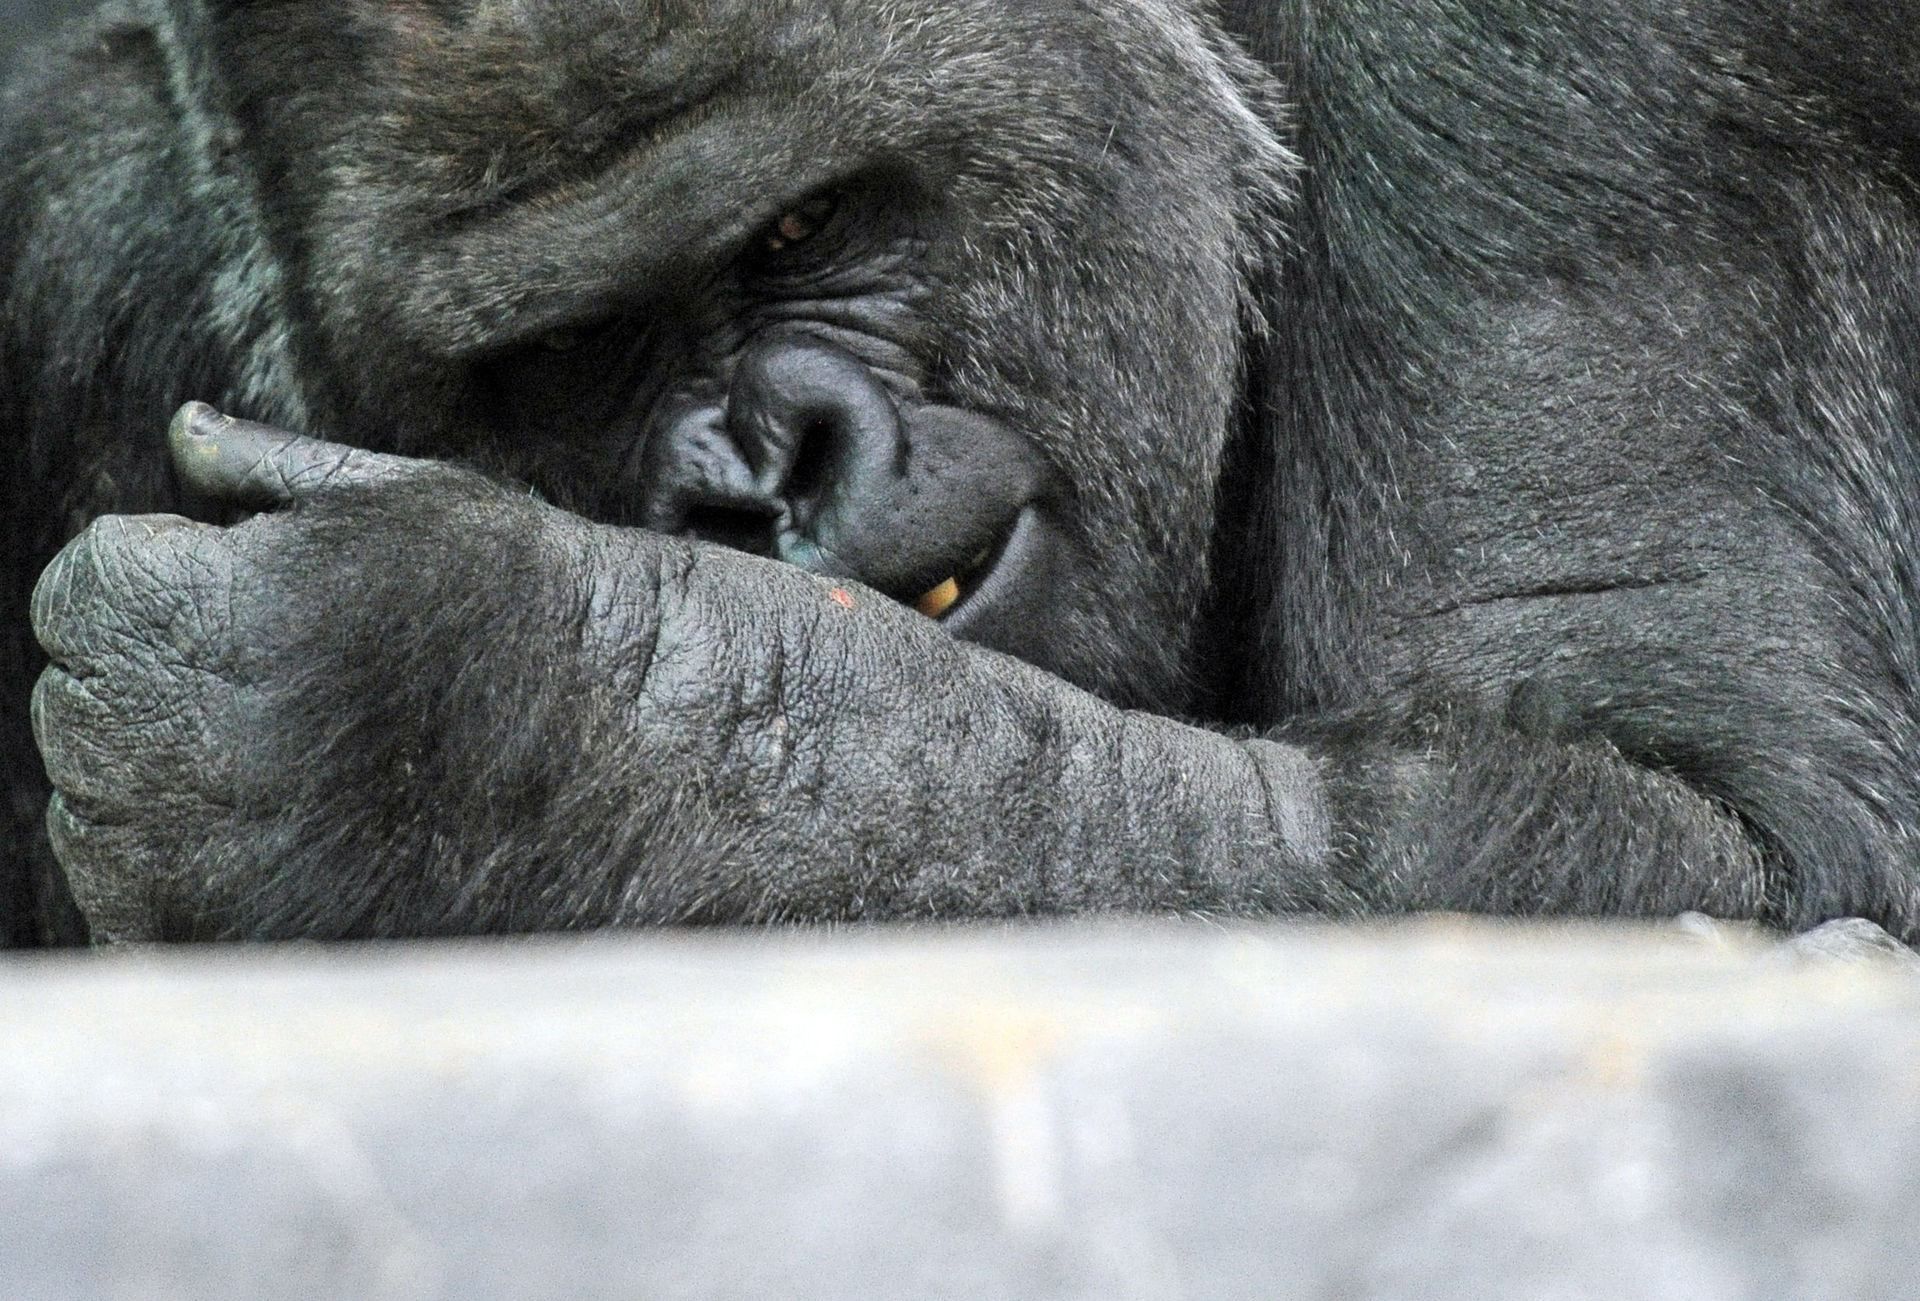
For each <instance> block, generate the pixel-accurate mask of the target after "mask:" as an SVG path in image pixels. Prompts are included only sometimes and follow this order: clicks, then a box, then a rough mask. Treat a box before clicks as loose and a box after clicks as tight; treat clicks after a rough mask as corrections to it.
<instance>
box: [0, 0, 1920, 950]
mask: <svg viewBox="0 0 1920 1301" xmlns="http://www.w3.org/2000/svg"><path fill="white" fill-rule="evenodd" d="M1901 18H1902V15H1900V14H1898V13H1897V12H1893V11H1889V12H1887V13H1884V14H1883V13H1882V12H1880V11H1878V10H1872V9H1869V8H1867V7H1860V6H1842V5H1833V6H1822V5H1819V4H1811V5H1808V4H1786V3H1782V4H1760V5H1752V4H1740V5H1736V4H1733V3H1731V0H1725V2H1723V0H1684V2H1683V3H1679V4H1676V5H1673V6H1667V7H1662V8H1659V9H1658V10H1657V11H1654V10H1648V9H1647V8H1646V7H1635V6H1628V5H1625V4H1614V3H1608V2H1603V3H1599V4H1595V5H1589V6H1546V5H1530V4H1519V5H1513V6H1504V7H1501V8H1499V9H1498V10H1497V12H1496V11H1483V10H1482V9H1480V8H1478V7H1474V6H1465V5H1457V4H1452V3H1443V2H1441V0H1419V2H1417V3H1412V4H1407V3H1399V2H1397V0H1396V2H1394V3H1385V2H1383V3H1379V4H1371V3H1358V4H1354V3H1340V4H1322V3H1319V0H1229V2H1228V3H1224V4H1220V5H1217V6H1216V5H1211V4H1207V5H1202V4H1199V3H1184V2H1179V0H1073V2H1068V0H1058V2H1054V0H1036V3H1033V4H1023V5H1006V4H1001V3H997V2H989V0H887V2H886V3H881V2H880V0H808V2H807V3H799V2H797V0H796V2H795V3H791V4H789V3H784V2H783V0H751V3H749V2H748V0H705V2H700V3H696V2H695V0H666V2H665V3H661V4H656V5H650V6H644V7H640V8H639V9H636V7H634V6H630V5H623V4H614V3H612V2H611V0H606V2H605V3H602V2H600V0H569V3H566V4H560V3H558V2H557V0H556V2H554V3H539V2H536V3H526V4H516V5H492V4H467V3H463V2H462V0H435V2H434V3H429V4H422V5H362V4H358V3H353V2H352V0H302V2H301V3H298V4H239V3H229V2H227V0H200V2H199V3H186V2H185V0H179V2H175V3H167V4H152V5H147V4H139V3H136V4H132V5H130V6H129V7H128V8H127V10H126V11H125V13H124V14H122V15H121V16H119V17H109V18H108V19H106V20H104V21H103V25H102V26H101V27H100V28H99V29H98V30H97V34H96V35H95V36H94V37H93V38H91V39H89V40H88V41H85V42H81V43H80V44H78V45H77V46H76V47H75V48H74V50H73V51H72V52H71V53H70V54H69V56H68V57H67V59H66V61H65V62H64V63H63V62H60V61H52V62H49V63H48V64H47V65H46V66H47V67H48V68H49V69H50V70H49V71H47V72H45V73H43V74H40V75H41V76H42V80H41V81H39V82H37V83H26V84H25V85H24V86H23V88H22V89H21V90H20V91H18V92H16V97H15V98H14V99H13V100H12V101H11V104H12V106H13V108H12V112H11V116H10V120H9V124H8V134H7V135H6V137H5V138H4V139H0V146H4V147H3V148H0V197H4V199H5V202H0V429H4V430H5V431H7V433H6V441H5V442H4V443H0V446H4V447H5V449H6V450H7V452H8V454H9V458H10V460H9V464H8V467H7V468H8V469H9V471H10V473H9V474H8V475H7V476H6V477H5V478H4V483H5V485H6V491H7V493H8V497H7V501H6V503H5V504H6V508H7V509H6V511H5V513H4V519H5V520H6V527H7V529H8V534H7V540H8V545H9V553H10V555H12V556H15V557H18V558H20V560H21V561H22V563H21V564H20V565H19V566H18V572H17V577H16V579H15V582H16V585H17V590H16V596H17V604H18V605H20V606H21V607H24V606H25V605H26V604H27V597H28V587H29V585H30V583H31V581H32V578H33V576H34V575H36V574H40V569H41V567H42V565H43V564H45V562H47V561H51V564H50V565H47V567H46V569H45V573H44V574H41V575H40V577H39V582H38V586H37V587H35V588H34V589H33V592H32V606H33V612H34V621H35V627H34V630H33V631H34V633H35V634H36V635H37V638H38V645H39V646H40V647H42V648H44V651H45V653H46V656H47V660H48V667H47V668H46V670H45V674H44V676H41V677H40V685H39V686H38V687H37V688H36V689H35V693H34V696H33V707H32V711H31V732H32V738H31V740H30V739H29V738H28V731H29V728H28V718H27V713H28V711H27V709H26V706H25V701H26V697H27V683H28V682H29V681H30V680H32V679H33V678H34V677H35V676H36V675H38V674H39V672H40V668H41V661H40V659H39V658H38V655H37V653H36V652H34V651H33V650H32V649H31V644H30V642H29V641H28V638H27V635H26V630H25V629H20V630H19V633H18V636H17V637H16V638H15V639H14V641H13V642H11V643H9V644H8V647H7V652H8V655H9V657H10V658H9V659H8V661H7V667H6V671H5V676H6V677H7V678H8V679H9V681H14V682H16V683H17V686H18V688H19V689H18V692H17V695H16V697H15V699H16V700H17V702H18V703H11V704H8V705H7V706H6V708H7V710H8V711H9V712H7V713H5V714H4V715H0V723H4V726H5V734H6V740H7V743H8V745H9V753H21V754H24V753H25V752H26V748H27V746H28V745H29V744H31V743H32V742H33V741H37V745H38V751H39V753H40V754H41V756H42V757H43V758H44V760H45V764H46V768H47V771H48V774H49V776H50V777H51V782H52V787H53V789H54V791H55V792H56V796H55V798H54V801H53V803H52V806H51V810H52V811H51V816H50V818H49V819H48V824H49V826H50V829H51V843H52V849H53V850H54V851H55V852H56V853H57V854H58V857H59V862H60V863H61V865H62V866H63V868H64V877H63V878H59V879H63V880H65V881H66V882H68V883H70V885H71V888H72V892H73V894H74V896H75V898H76V899H77V901H78V904H79V907H80V910H81V911H82V912H83V913H84V916H85V919H86V922H87V923H88V925H89V926H90V928H91V931H92V933H93V934H94V935H95V936H96V937H97V938H102V939H132V938H162V939H173V938H210V937H271V936H357V935H400V934H443V933H471V932H481V931H521V930H537V929H552V928H566V927H586V926H597V925H610V924H625V923H637V922H658V921H750V920H767V919H807V920H839V919H867V918H882V917H977V916H1006V915H1019V914H1034V913H1057V912H1067V911H1086V910H1098V909H1161V910H1170V911H1195V912H1205V913H1209V914H1216V915H1218V914H1228V915H1237V914H1246V913H1256V912H1269V911H1276V910H1286V911H1293V910H1309V911H1316V912H1324V913H1333V914H1339V915H1354V914H1371V913H1380V912H1390V911H1401V910H1408V909H1422V908H1454V909H1471V910H1480V911H1489V912H1498V913H1506V914H1542V913H1551V914H1561V915H1608V916H1621V915H1628V916H1631V915H1668V914H1673V913H1678V912H1681V911H1684V910H1694V911H1699V912H1704V913H1707V914H1710V915H1713V916H1720V917H1733V918H1744V919H1757V920H1760V921H1763V922H1766V923H1768V924H1772V925H1776V926H1781V927H1786V928H1792V929H1798V928H1803V927H1807V926H1811V925H1814V924H1816V923H1819V922H1821V921H1822V920H1824V919H1827V918H1832V917H1843V916H1848V915H1858V916H1862V917H1865V918H1869V919H1871V920H1873V921H1875V922H1878V923H1881V924H1883V925H1885V926H1886V927H1887V928H1888V929H1889V930H1891V931H1892V932H1894V933H1895V934H1897V935H1901V936H1903V937H1905V936H1912V935H1913V934H1914V933H1915V930H1916V927H1920V889H1916V872H1915V866H1914V864H1915V863H1916V862H1917V861H1920V858H1917V857H1916V854H1915V852H1914V851H1915V849H1916V847H1917V846H1916V842H1920V701H1917V697H1916V688H1915V666H1916V665H1920V581H1917V580H1916V577H1915V576H1916V575H1917V574H1920V519H1917V518H1916V516H1915V507H1914V505H1913V503H1915V502H1920V367H1916V364H1915V358H1916V356H1920V210H1917V207H1920V205H1916V204H1915V202H1914V199H1913V194H1914V188H1913V184H1912V182H1913V180H1914V178H1915V177H1916V176H1917V175H1920V119H1916V117H1915V111H1914V107H1913V106H1914V105H1916V104H1920V32H1916V31H1915V30H1914V29H1913V26H1912V24H1910V23H1905V22H1902V21H1900V19H1901ZM26 104H32V105H33V106H34V107H33V108H32V109H31V110H30V111H29V110H26V109H23V108H22V107H21V106H22V105H26ZM1283 106H1284V107H1283ZM74 141H81V142H84V144H85V147H84V148H78V147H74V146H73V142H74ZM192 398H200V399H205V400H208V401H212V402H214V403H216V404H217V405H218V406H219V407H220V408H221V409H222V410H224V411H228V412H231V413H232V414H234V415H236V416H244V417H247V418H249V419H258V420H263V421H265V422H267V425H266V426H259V425H251V424H246V423H242V422H238V421H227V420H224V419H223V418H221V417H218V416H215V415H212V414H211V413H210V412H208V411H207V410H205V409H202V408H189V409H188V411H187V413H186V415H185V416H183V417H182V419H181V421H180V422H178V423H177V424H176V425H175V427H174V430H173V433H172V435H171V438H170V441H169V442H167V443H165V444H164V445H163V441H162V440H161V439H160V438H159V437H158V436H157V433H156V432H152V431H158V430H159V429H160V428H162V427H163V426H164V425H165V422H166V420H167V417H168V415H169V413H170V412H171V411H172V410H173V409H174V408H175V407H177V406H178V405H179V404H180V403H181V402H183V401H186V400H188V399H192ZM269 426H270V427H269ZM281 430H295V431H298V432H299V433H301V434H308V435H318V436H323V437H324V438H325V439H326V440H327V441H312V440H309V439H299V438H296V437H294V435H292V434H289V433H285V432H280V431H281ZM142 431H149V432H144V433H143V432H142ZM350 447H351V448H352V449H356V450H349V448H350ZM447 462H457V463H458V465H457V466H456V465H454V464H448V463H447ZM114 512H119V514H114ZM103 514H105V515H107V518H105V519H102V520H99V522H95V523H92V524H90V525H89V523H88V521H90V520H94V519H95V518H96V517H98V516H101V515H103ZM76 534H77V535H78V536H77V537H75V535H76ZM69 539H72V540H71V541H70V542H69ZM63 545H65V546H66V549H65V550H64V551H62V550H61V549H60V548H61V547H62V546H63ZM916 610H918V611H920V612H916ZM1177 720H1191V722H1189V721H1177ZM16 766H23V765H16ZM45 795H46V788H45V787H42V786H40V785H39V784H38V783H29V784H27V785H25V786H23V787H22V788H21V789H20V790H19V791H18V792H17V793H16V798H15V800H14V801H13V803H14V807H15V808H16V809H17V810H26V811H30V814H31V816H32V818H33V819H34V820H36V821H37V820H38V818H39V815H40V812H41V810H42V808H43V807H44V804H43V800H44V797H45ZM22 816H23V817H25V816H26V815H25V814H22ZM15 844H16V845H26V846H30V844H31V842H29V841H28V840H27V838H25V837H24V836H22V837H17V838H16V841H15ZM21 857H22V858H23V859H25V860H30V859H31V857H32V854H31V850H30V849H29V852H28V853H27V854H26V855H24V856H21ZM13 879H14V880H15V881H20V882H38V883H39V884H38V885H36V886H33V887H32V888H21V887H18V886H15V887H11V895H12V897H13V898H15V899H19V900H24V902H22V903H21V904H20V905H19V908H18V915H19V917H21V918H23V919H24V921H16V922H14V923H12V924H11V928H12V929H13V931H14V932H15V934H17V935H18V934H24V933H26V932H28V931H34V930H38V931H39V932H40V933H43V934H44V933H46V932H48V931H57V930H58V927H56V926H50V925H48V924H47V923H46V921H45V919H47V918H51V917H54V916H55V914H56V913H57V912H58V907H57V905H58V899H57V894H58V890H57V880H56V879H55V878H52V877H51V876H50V875H49V874H46V873H41V874H39V875H36V874H35V871H34V864H33V863H32V862H31V861H24V862H23V865H22V866H21V867H19V868H18V869H16V870H15V871H14V873H13Z"/></svg>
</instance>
